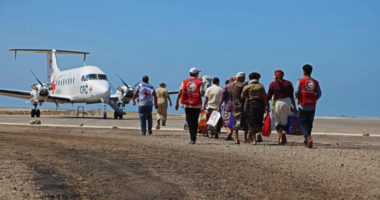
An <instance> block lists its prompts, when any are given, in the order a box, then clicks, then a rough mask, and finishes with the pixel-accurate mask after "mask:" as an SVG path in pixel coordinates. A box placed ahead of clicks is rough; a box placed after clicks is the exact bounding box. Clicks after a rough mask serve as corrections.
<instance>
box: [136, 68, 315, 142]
mask: <svg viewBox="0 0 380 200" xmlns="http://www.w3.org/2000/svg"><path fill="white" fill-rule="evenodd" d="M302 69H303V75H304V77H303V78H300V79H299V80H298V81H297V84H296V89H295V90H294V88H293V85H292V83H291V82H290V81H288V80H285V79H284V72H283V71H282V70H280V69H278V70H276V71H275V72H274V80H273V81H272V82H271V83H270V85H269V89H268V92H266V90H265V87H264V85H263V84H261V83H260V78H261V75H260V74H259V73H257V72H252V73H250V74H249V75H248V78H249V80H248V81H247V82H246V74H245V73H244V72H238V73H237V74H236V76H235V77H231V78H229V80H226V82H225V83H226V84H225V85H224V86H223V87H220V86H219V84H220V80H219V78H217V77H214V78H213V79H212V85H211V86H210V87H207V85H206V84H205V82H204V81H203V80H202V78H203V79H205V77H199V74H200V72H201V71H200V70H199V69H197V68H195V67H193V68H191V69H190V70H189V76H190V77H189V78H187V79H185V80H183V81H182V83H181V85H180V88H179V92H178V96H177V99H176V102H175V109H176V110H178V109H179V107H180V103H181V104H182V108H184V110H185V115H186V122H187V125H188V129H189V133H190V144H195V143H196V140H197V133H198V118H199V115H200V113H201V111H202V110H203V111H207V112H208V113H209V114H211V113H213V112H219V113H222V115H221V116H222V117H220V118H219V121H218V122H217V123H216V126H209V128H208V130H206V131H204V132H203V135H204V136H208V137H210V138H212V137H214V138H218V137H219V134H218V133H219V132H220V128H221V126H224V127H225V128H226V130H227V134H228V135H227V137H226V140H234V141H235V144H240V141H239V131H240V130H242V131H243V132H244V138H243V142H244V143H248V142H251V143H252V144H256V143H257V142H262V135H261V132H262V127H263V121H264V115H265V113H267V115H269V113H270V112H271V108H272V116H273V119H272V120H274V122H275V128H276V131H277V133H278V143H279V144H282V145H284V144H286V143H287V140H286V134H287V130H288V127H287V126H288V117H289V116H290V115H291V113H295V114H298V118H299V120H300V122H301V124H302V125H303V127H304V130H305V131H303V132H304V133H303V134H304V138H305V140H304V144H305V147H309V148H311V147H312V146H313V140H312V138H311V130H312V128H313V120H314V115H315V108H316V102H317V100H318V99H319V98H320V97H321V89H320V86H319V83H318V81H316V80H315V79H313V78H311V73H312V70H313V67H312V66H311V65H309V64H306V65H304V66H303V67H302ZM165 87H166V84H165V83H161V84H160V88H158V89H157V90H155V89H154V87H153V86H152V85H151V84H149V77H148V76H144V77H143V78H142V83H140V84H139V85H138V87H137V89H136V91H135V94H134V96H133V99H132V101H133V104H134V105H136V102H135V100H136V98H137V97H138V100H139V101H138V104H139V109H138V113H139V116H140V123H141V131H142V135H145V134H146V132H147V130H146V121H148V133H149V134H152V125H153V124H152V108H153V106H155V108H156V110H157V125H156V129H160V126H161V125H162V126H165V125H166V118H167V108H168V102H169V105H170V106H172V101H171V99H170V96H169V94H168V91H167V90H166V88H165ZM203 96H204V97H205V101H204V102H203V103H202V97H203ZM295 98H296V99H297V100H298V109H297V106H296V101H295ZM269 101H270V102H271V104H269ZM233 135H234V139H233Z"/></svg>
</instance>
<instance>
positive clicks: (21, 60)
mask: <svg viewBox="0 0 380 200" xmlns="http://www.w3.org/2000/svg"><path fill="white" fill-rule="evenodd" d="M379 8H380V1H369V0H366V1H349V0H342V1H338V0H334V1H319V0H315V1H304V0H299V1H284V0H281V1H221V0H218V1H204V0H203V1H194V0H192V1H164V0H160V1H157V0H156V1H154V0H152V1H143V0H138V1H94V0H91V1H52V0H49V1H38V0H36V1H26V0H25V1H6V0H4V1H0V69H1V71H0V72H1V73H0V88H5V89H20V90H31V88H30V85H31V84H32V83H35V80H34V78H33V76H32V75H31V73H30V70H33V71H34V72H35V73H36V74H37V75H38V76H39V77H40V78H41V79H43V80H44V81H45V80H46V58H45V55H41V54H27V53H19V54H18V57H17V60H16V61H15V60H14V57H13V54H12V53H11V52H8V49H9V48H44V49H51V48H54V49H64V50H77V51H89V52H91V54H90V55H89V56H88V57H87V64H91V65H97V66H99V67H101V68H102V69H103V70H104V71H105V72H106V73H107V75H108V76H109V78H110V80H111V82H112V84H113V85H115V86H117V85H119V84H120V81H118V78H117V75H120V76H121V77H123V78H124V79H125V81H126V82H128V83H130V84H134V83H136V82H137V81H139V80H140V78H141V76H142V75H144V74H147V75H150V77H151V82H152V83H153V84H154V85H155V86H158V83H159V82H162V81H165V82H167V84H168V89H169V90H176V89H178V87H179V85H180V81H181V80H182V79H184V78H186V77H187V74H188V73H187V72H188V69H189V68H190V67H191V66H196V67H199V68H200V69H201V70H202V71H203V72H202V75H209V76H217V77H219V78H220V79H221V80H222V82H224V80H225V79H227V78H228V77H230V76H234V75H235V74H236V72H239V71H244V72H247V73H249V72H254V71H256V72H259V73H261V75H262V79H261V82H262V83H263V84H264V85H265V87H266V89H268V86H269V83H270V81H271V80H272V78H273V71H274V70H275V69H278V68H281V69H283V70H284V71H285V79H288V80H290V81H292V82H293V84H294V85H295V83H296V81H297V79H298V78H300V77H301V76H302V69H301V67H302V65H303V64H306V63H310V64H312V65H313V66H314V72H313V76H314V77H315V78H316V79H317V80H319V81H320V85H321V89H322V93H323V95H322V98H321V100H320V101H319V102H318V105H317V115H319V116H340V115H342V114H344V115H346V116H370V117H380V114H379V113H380V103H379V102H378V101H379V99H380V94H379V89H378V87H379V86H380V84H379V78H378V77H379V74H380V65H379V58H380V12H379ZM58 65H59V67H60V68H61V69H69V68H72V67H78V66H81V65H82V57H81V56H76V55H58ZM172 99H173V100H174V99H175V97H174V96H173V97H172ZM9 106H10V107H29V106H30V104H25V100H18V99H15V98H10V97H0V107H9ZM44 107H45V108H46V107H55V105H54V104H45V105H44V106H43V108H44ZM69 107H71V105H70V106H69ZM90 108H99V109H101V108H102V106H101V104H98V105H91V107H90ZM109 109H110V108H109ZM127 110H137V108H136V107H133V106H131V105H128V106H127ZM171 112H174V111H173V110H171Z"/></svg>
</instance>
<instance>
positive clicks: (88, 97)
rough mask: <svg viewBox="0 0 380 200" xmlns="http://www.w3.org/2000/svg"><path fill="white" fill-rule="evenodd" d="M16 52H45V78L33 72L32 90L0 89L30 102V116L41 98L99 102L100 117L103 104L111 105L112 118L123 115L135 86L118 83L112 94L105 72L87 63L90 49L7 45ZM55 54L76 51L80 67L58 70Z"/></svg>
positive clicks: (36, 111)
mask: <svg viewBox="0 0 380 200" xmlns="http://www.w3.org/2000/svg"><path fill="white" fill-rule="evenodd" d="M9 51H13V52H14V53H15V59H16V55H17V52H28V53H41V54H46V55H47V80H48V81H49V83H45V84H44V83H42V82H41V81H40V80H39V79H38V78H37V76H36V75H35V74H34V73H33V72H32V74H33V76H34V77H35V79H36V80H37V82H38V84H33V85H32V91H21V90H9V89H0V95H4V96H10V97H16V98H22V99H27V100H28V101H29V102H30V103H31V104H32V106H33V108H32V110H31V117H40V115H41V112H40V110H39V109H38V106H41V105H42V104H43V103H44V102H52V103H55V104H56V105H57V107H58V104H65V103H71V104H74V103H86V104H94V103H102V104H103V118H104V119H106V118H107V112H106V106H107V105H109V106H110V107H111V108H113V109H114V118H115V119H117V118H119V119H122V118H123V114H126V113H125V112H124V111H123V108H124V107H125V105H126V104H128V103H129V102H130V100H131V99H132V97H133V93H134V88H133V87H130V86H129V85H128V84H126V83H125V82H124V81H123V80H122V79H121V78H120V80H121V81H122V82H123V84H124V86H121V87H118V88H117V91H116V92H115V94H113V95H111V87H110V83H109V80H108V78H107V75H106V74H105V73H104V71H103V70H101V69H100V68H99V67H97V66H93V65H86V56H87V55H88V54H90V53H89V52H81V51H68V50H55V49H9ZM56 54H79V55H83V56H84V58H83V62H84V65H83V66H82V67H78V68H73V69H68V70H60V69H59V68H58V65H57V59H56Z"/></svg>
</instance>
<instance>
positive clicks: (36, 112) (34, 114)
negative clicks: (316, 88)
mask: <svg viewBox="0 0 380 200" xmlns="http://www.w3.org/2000/svg"><path fill="white" fill-rule="evenodd" d="M40 115H41V111H40V109H37V104H34V108H33V109H32V110H31V111H30V116H31V117H40Z"/></svg>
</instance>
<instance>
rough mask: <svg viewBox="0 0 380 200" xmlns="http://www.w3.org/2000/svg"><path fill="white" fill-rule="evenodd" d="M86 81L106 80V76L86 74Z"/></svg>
mask: <svg viewBox="0 0 380 200" xmlns="http://www.w3.org/2000/svg"><path fill="white" fill-rule="evenodd" d="M86 80H107V76H106V75H105V74H87V75H86V78H85V81H86Z"/></svg>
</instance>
